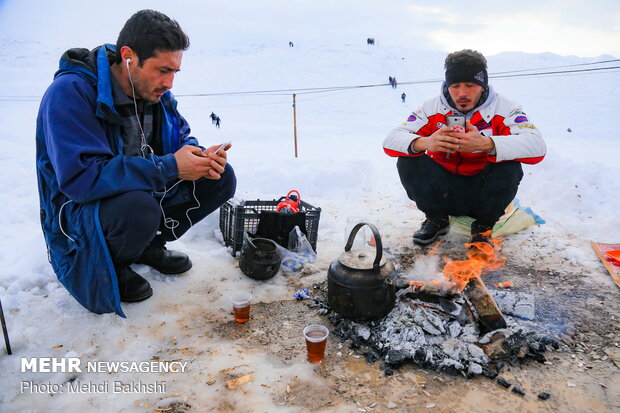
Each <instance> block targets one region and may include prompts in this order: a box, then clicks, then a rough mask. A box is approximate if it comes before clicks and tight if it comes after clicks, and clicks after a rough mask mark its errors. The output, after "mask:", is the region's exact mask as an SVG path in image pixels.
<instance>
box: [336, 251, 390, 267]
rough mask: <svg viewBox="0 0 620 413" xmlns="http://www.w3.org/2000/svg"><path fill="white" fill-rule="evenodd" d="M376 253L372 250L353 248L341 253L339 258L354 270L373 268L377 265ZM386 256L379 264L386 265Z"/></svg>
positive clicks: (343, 263)
mask: <svg viewBox="0 0 620 413" xmlns="http://www.w3.org/2000/svg"><path fill="white" fill-rule="evenodd" d="M375 257H376V254H375V252H374V251H371V250H353V251H346V252H343V253H342V254H340V257H339V258H338V260H339V261H340V263H341V264H342V265H344V266H345V267H348V268H351V269H354V270H372V269H374V265H375ZM385 262H386V260H385V257H381V259H380V260H379V266H381V267H382V266H383V265H385Z"/></svg>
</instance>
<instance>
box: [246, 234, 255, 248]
mask: <svg viewBox="0 0 620 413" xmlns="http://www.w3.org/2000/svg"><path fill="white" fill-rule="evenodd" d="M243 240H244V241H247V243H248V244H250V247H252V249H254V250H255V249H256V245H254V243H253V242H252V239H251V238H250V236H249V235H248V232H247V231H243Z"/></svg>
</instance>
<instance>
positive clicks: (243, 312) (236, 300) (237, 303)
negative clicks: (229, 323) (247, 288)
mask: <svg viewBox="0 0 620 413" xmlns="http://www.w3.org/2000/svg"><path fill="white" fill-rule="evenodd" d="M230 301H231V302H232V305H233V312H234V313H235V321H236V322H237V323H245V322H247V321H248V320H249V319H250V305H251V304H250V302H251V301H252V294H250V293H246V292H240V293H235V294H233V295H232V297H230Z"/></svg>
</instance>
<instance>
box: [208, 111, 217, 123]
mask: <svg viewBox="0 0 620 413" xmlns="http://www.w3.org/2000/svg"><path fill="white" fill-rule="evenodd" d="M216 116H217V115H216V114H215V113H213V112H211V114H210V115H209V117H210V118H211V123H215V118H216Z"/></svg>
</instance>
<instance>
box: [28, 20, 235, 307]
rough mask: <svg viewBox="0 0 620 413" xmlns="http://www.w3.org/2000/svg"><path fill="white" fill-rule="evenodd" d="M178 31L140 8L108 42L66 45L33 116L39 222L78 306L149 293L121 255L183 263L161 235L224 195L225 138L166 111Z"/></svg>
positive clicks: (115, 303)
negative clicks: (196, 129)
mask: <svg viewBox="0 0 620 413" xmlns="http://www.w3.org/2000/svg"><path fill="white" fill-rule="evenodd" d="M188 47H189V39H188V38H187V36H186V35H185V33H184V32H183V30H182V29H181V27H180V26H179V24H178V23H177V22H176V21H174V20H172V19H170V18H169V17H167V16H166V15H164V14H162V13H159V12H156V11H153V10H142V11H139V12H137V13H136V14H134V15H133V16H132V17H131V18H130V19H129V20H128V21H127V22H126V24H125V26H124V27H123V29H122V30H121V32H120V34H119V37H118V40H117V43H116V47H115V46H113V45H110V44H106V45H103V46H100V47H97V48H95V49H93V50H92V51H89V50H87V49H70V50H68V51H67V52H65V54H64V55H63V56H62V57H61V60H60V68H59V70H58V71H57V72H56V74H55V76H54V81H53V83H52V84H51V86H50V87H49V88H48V90H47V91H46V93H45V95H44V97H43V100H42V101H41V106H40V108H39V115H38V117H37V136H36V145H37V177H38V184H39V199H40V204H41V211H40V213H41V224H42V227H43V233H44V236H45V241H46V244H47V247H48V252H49V260H50V262H51V264H52V266H53V268H54V271H55V272H56V275H57V276H58V279H59V280H60V282H62V284H63V285H64V286H65V287H66V288H67V290H68V291H69V292H70V293H71V294H72V295H73V296H74V297H75V298H76V299H77V300H78V301H79V302H80V304H82V305H83V306H84V307H86V308H87V309H89V310H90V311H93V312H95V313H99V314H101V313H108V312H116V313H117V314H119V315H121V316H123V317H124V314H123V311H122V308H121V305H120V301H125V302H132V301H141V300H144V299H146V298H148V297H150V296H151V295H152V294H153V291H152V289H151V286H150V285H149V283H148V281H147V280H145V279H144V278H142V277H141V276H140V275H139V274H137V273H136V272H134V271H133V270H132V269H131V267H130V265H131V264H133V263H141V264H146V265H149V266H151V267H153V268H155V269H156V270H158V271H160V272H162V273H164V274H179V273H182V272H184V271H187V270H189V269H190V268H191V266H192V263H191V261H190V259H189V257H188V256H187V255H185V254H183V253H180V252H175V251H170V250H168V249H166V247H165V244H166V242H167V241H172V240H174V239H177V238H178V237H180V236H181V235H183V234H184V233H185V232H186V231H187V230H188V229H189V228H190V227H191V226H192V225H193V224H195V223H196V222H198V221H200V220H201V219H203V218H204V217H206V216H207V215H208V214H210V213H211V212H213V211H214V210H216V209H217V208H218V207H219V206H220V205H221V204H222V203H224V202H225V201H226V200H228V199H229V198H231V197H232V196H233V194H234V192H235V188H236V178H235V174H234V171H233V169H232V167H231V166H230V165H228V164H227V161H226V150H228V149H229V147H230V145H228V147H225V148H223V149H222V150H218V148H220V145H214V146H211V147H210V148H208V149H204V148H202V147H200V146H199V145H198V141H197V140H196V138H194V137H192V136H190V128H189V125H188V124H187V122H186V121H185V119H184V118H183V117H182V116H181V115H180V114H179V112H178V111H177V103H176V100H175V99H174V97H173V95H172V93H171V92H170V91H169V90H170V89H171V88H172V83H173V80H174V76H175V74H176V72H178V71H179V70H180V67H181V60H182V57H183V51H184V50H186V49H187V48H188Z"/></svg>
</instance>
